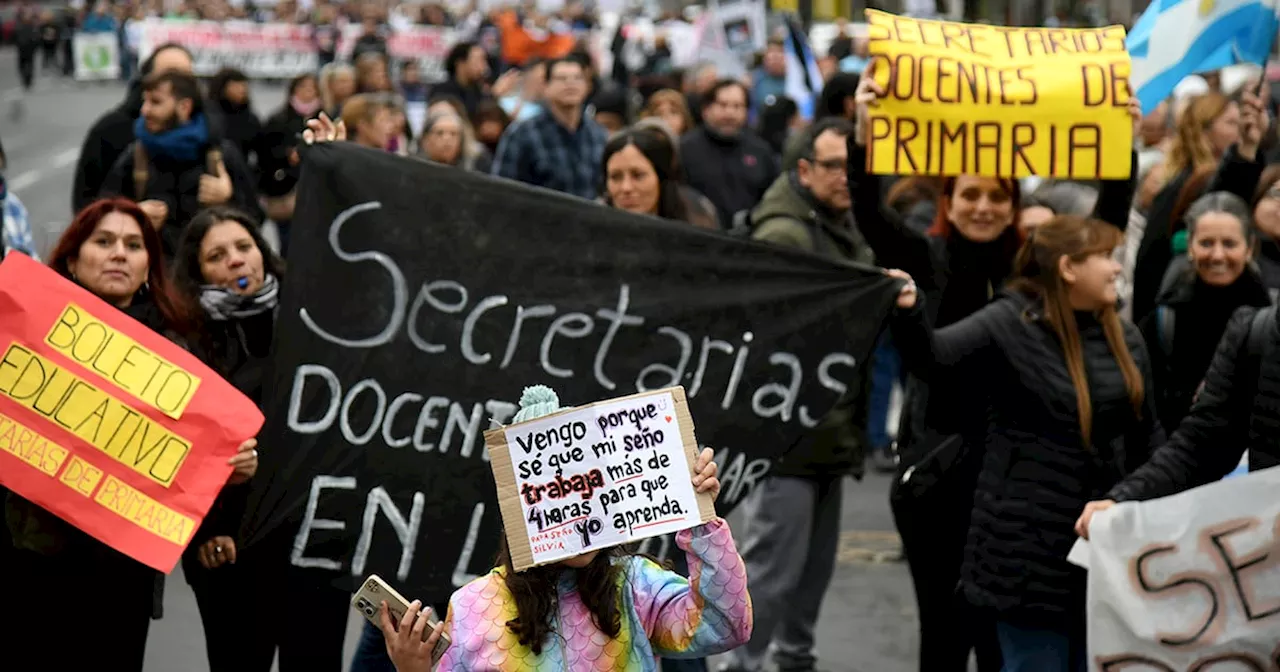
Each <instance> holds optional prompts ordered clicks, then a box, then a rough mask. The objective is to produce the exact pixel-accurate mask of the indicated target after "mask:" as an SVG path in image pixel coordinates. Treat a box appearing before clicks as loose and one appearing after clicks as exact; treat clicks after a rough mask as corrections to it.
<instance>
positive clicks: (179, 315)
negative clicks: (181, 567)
mask: <svg viewBox="0 0 1280 672" xmlns="http://www.w3.org/2000/svg"><path fill="white" fill-rule="evenodd" d="M49 266H50V267H51V268H52V269H53V270H55V271H57V272H58V273H59V274H60V275H62V276H63V277H65V278H66V279H67V280H68V281H71V282H75V283H76V284H78V285H80V286H81V287H83V288H85V289H86V290H88V291H89V292H92V293H93V294H94V295H95V296H97V297H98V298H99V299H102V300H103V301H104V302H106V303H107V304H109V305H111V306H114V307H115V308H117V309H119V310H120V312H121V313H123V314H125V315H128V316H129V317H131V318H133V319H134V320H136V321H138V322H139V323H140V324H142V325H143V326H144V327H146V328H148V329H151V330H152V331H154V332H156V333H157V334H160V335H162V336H164V337H166V338H168V339H170V340H172V341H174V342H175V343H176V344H177V345H179V346H182V347H189V346H190V345H191V341H190V335H191V334H192V333H193V324H194V321H195V320H194V318H193V312H194V311H193V310H192V309H191V308H190V307H189V304H188V302H187V301H185V300H184V299H183V297H182V295H181V293H180V292H177V291H175V290H174V288H172V287H171V285H170V283H169V280H168V276H167V275H166V274H165V266H164V255H163V254H162V253H161V243H160V236H159V234H158V233H157V232H156V230H155V228H154V227H152V226H151V224H150V223H149V221H148V219H147V216H146V214H145V213H144V212H143V211H142V210H141V209H139V208H138V206H137V204H135V203H134V202H133V201H130V200H127V199H114V200H108V199H104V200H100V201H96V202H94V203H91V204H90V205H89V206H88V207H86V208H85V209H84V210H81V211H80V213H79V214H78V215H76V218H75V219H74V220H73V221H72V222H71V224H70V226H69V227H68V228H67V230H66V232H64V233H63V234H62V237H61V238H60V239H59V241H58V244H57V245H56V246H55V247H54V250H53V252H52V253H51V254H50V259H49ZM108 310H109V309H108ZM255 445H256V442H255V441H253V440H249V441H246V442H245V443H244V444H242V445H241V446H240V451H239V453H238V454H237V455H236V456H235V457H233V458H232V459H231V464H232V465H233V466H234V468H235V471H234V472H233V473H232V474H231V476H230V481H229V482H230V483H235V482H240V481H242V480H244V479H247V478H249V477H250V476H252V475H253V473H254V472H255V471H256V469H257V452H256V450H255V449H254V446H255ZM233 487H235V486H228V488H233ZM4 514H5V522H6V524H7V526H8V528H9V532H10V534H11V536H12V539H13V545H14V548H13V552H12V553H11V554H10V555H8V556H6V557H5V561H6V564H5V565H4V566H3V570H4V575H5V576H6V577H8V578H7V583H6V584H5V588H6V590H5V597H6V599H7V600H9V602H10V603H11V604H13V605H21V610H22V617H21V618H17V617H14V618H10V619H7V621H6V623H5V640H4V641H5V642H6V643H8V644H9V645H8V646H6V647H5V654H4V655H5V659H4V662H5V665H4V669H6V670H8V669H12V670H36V669H44V668H48V667H50V652H55V653H66V654H71V655H75V654H77V653H81V654H85V655H92V656H95V660H99V661H102V666H103V667H105V668H110V669H112V670H120V671H121V672H128V671H131V670H136V671H137V672H141V670H142V668H143V661H144V659H145V657H146V649H147V632H148V629H149V628H150V624H151V619H152V618H153V617H155V618H158V617H159V606H160V604H161V600H162V596H163V588H164V575H163V574H160V573H159V572H157V571H155V570H154V569H151V568H150V567H148V566H146V565H144V564H142V563H141V562H139V561H137V560H134V559H133V558H130V557H128V556H126V555H124V554H123V553H121V552H119V551H117V550H115V549H114V548H112V547H111V546H108V545H107V544H106V543H103V542H102V541H99V540H98V539H96V538H94V537H92V536H90V535H89V534H87V533H85V532H82V531H81V530H79V529H77V528H75V527H72V526H71V524H69V523H67V522H65V521H63V520H62V519H61V518H59V517H57V516H56V515H54V514H53V513H51V512H49V511H48V510H46V509H44V508H42V507H40V506H38V505H36V504H34V503H33V502H31V501H29V500H27V499H24V498H22V497H20V496H18V495H17V494H16V493H13V492H10V493H8V496H7V497H6V499H5V502H4ZM72 605H92V606H91V608H93V609H98V610H100V611H101V615H100V616H99V617H98V618H96V619H94V620H95V622H94V624H93V625H92V626H91V627H85V628H80V631H79V633H78V635H77V638H76V641H75V644H74V646H73V647H70V648H69V643H68V641H67V639H66V637H65V634H64V631H63V629H61V628H58V627H56V626H54V625H52V624H54V623H57V622H59V621H60V620H62V619H65V618H66V614H67V612H68V609H75V608H76V607H74V606H72ZM53 666H54V667H57V666H58V664H56V663H55V664H54V665H53ZM64 667H65V665H64Z"/></svg>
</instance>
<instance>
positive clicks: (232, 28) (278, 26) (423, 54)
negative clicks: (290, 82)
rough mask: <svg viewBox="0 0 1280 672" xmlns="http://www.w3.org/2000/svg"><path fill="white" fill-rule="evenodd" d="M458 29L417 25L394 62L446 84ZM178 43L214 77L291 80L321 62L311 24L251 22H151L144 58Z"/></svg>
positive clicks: (345, 51)
mask: <svg viewBox="0 0 1280 672" xmlns="http://www.w3.org/2000/svg"><path fill="white" fill-rule="evenodd" d="M361 30H362V29H361V27H360V26H359V25H352V26H348V27H346V28H345V29H344V31H343V34H342V39H341V41H340V42H339V44H338V50H337V51H338V56H339V58H345V57H348V56H350V54H351V50H352V48H353V46H354V43H355V39H356V38H358V37H359V36H360V33H361ZM454 39H455V36H454V31H453V30H451V29H449V28H438V27H434V26H412V27H410V28H407V29H405V30H397V31H394V32H392V33H391V34H390V35H389V36H388V37H387V51H388V52H390V56H391V59H392V61H393V62H394V63H393V65H394V64H395V63H400V62H401V61H405V60H410V59H416V60H417V61H418V62H419V64H420V66H421V69H422V76H423V79H425V80H427V81H443V80H444V74H445V71H444V58H445V56H446V55H447V54H448V52H449V48H450V47H452V46H453V42H454ZM166 42H176V43H178V44H181V45H183V46H185V47H186V48H188V49H190V50H191V53H192V55H193V56H194V57H195V71H196V74H197V75H199V76H201V77H210V76H212V75H214V74H216V73H217V72H218V71H219V70H221V69H222V68H237V69H239V70H242V71H243V72H244V73H245V74H246V75H248V76H250V77H254V78H263V79H266V78H270V79H288V78H291V77H296V76H298V75H301V74H304V73H308V72H316V71H317V70H318V69H319V66H320V59H319V56H318V54H317V53H316V46H315V43H314V42H313V41H312V39H311V26H302V25H294V24H288V23H252V22H247V21H226V22H218V21H173V20H167V19H149V20H147V21H146V22H145V23H144V24H143V29H142V41H141V45H140V46H139V49H138V51H139V55H140V58H141V59H144V60H145V59H146V58H147V56H148V55H150V54H151V52H152V51H153V50H154V49H155V48H156V47H157V46H159V45H161V44H164V43H166Z"/></svg>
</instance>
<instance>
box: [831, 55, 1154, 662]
mask: <svg viewBox="0 0 1280 672" xmlns="http://www.w3.org/2000/svg"><path fill="white" fill-rule="evenodd" d="M880 95H883V92H882V91H881V90H880V87H879V86H878V85H877V84H876V83H875V81H874V78H873V77H863V78H862V80H861V81H860V82H859V85H858V91H857V101H858V116H859V125H860V126H861V127H863V128H865V123H866V122H865V119H866V118H867V115H868V110H867V105H868V104H869V103H870V102H872V101H874V100H875V99H876V98H877V97H879V96H880ZM1130 114H1131V115H1132V116H1133V117H1134V119H1135V125H1136V123H1137V122H1138V121H1140V119H1141V113H1140V111H1139V110H1138V109H1136V106H1131V109H1130ZM865 137H866V136H865V135H864V134H863V133H861V132H859V133H857V134H855V136H854V137H851V138H850V144H849V165H848V179H849V193H850V195H851V196H852V198H853V214H854V219H855V221H857V223H858V230H859V231H860V232H861V233H862V235H863V237H865V238H866V240H867V242H868V243H869V244H870V245H871V247H872V249H873V250H874V251H875V254H876V263H877V264H878V265H880V266H883V267H885V268H898V269H902V270H903V271H905V272H907V273H908V274H910V275H911V277H913V278H914V279H915V282H916V283H917V285H918V287H919V290H920V291H921V292H922V293H924V294H925V295H926V297H927V298H928V301H927V302H925V307H924V310H926V311H927V317H928V320H929V322H930V324H932V325H934V326H935V327H937V328H942V327H945V326H948V325H950V324H954V323H955V322H957V321H960V320H962V319H964V318H966V317H968V316H970V315H972V314H974V313H975V312H977V311H979V310H981V309H982V308H983V307H984V306H986V305H987V304H988V303H989V302H990V301H991V300H992V298H994V297H995V296H997V295H998V294H999V292H1000V290H1001V288H1002V287H1003V286H1004V283H1005V280H1006V279H1007V278H1009V277H1010V273H1011V271H1012V268H1013V260H1014V256H1015V254H1016V253H1017V251H1018V249H1019V246H1020V245H1021V243H1022V236H1023V232H1022V231H1021V230H1020V228H1019V221H1018V214H1019V211H1020V209H1021V202H1020V201H1021V199H1020V196H1021V194H1020V192H1019V189H1018V184H1017V182H1015V181H1012V180H997V179H994V178H982V177H976V176H962V177H952V178H947V179H946V180H945V181H944V183H943V188H942V194H941V197H940V198H939V199H938V207H937V218H936V220H935V221H934V223H933V225H932V226H931V227H930V228H929V230H928V231H926V232H924V233H921V232H919V231H918V230H916V229H914V228H912V227H911V226H908V225H906V224H905V223H903V221H902V219H901V217H900V216H899V215H898V214H897V213H896V212H894V211H893V210H892V209H891V208H889V207H886V203H885V201H884V198H883V197H882V193H883V190H882V189H881V186H880V180H879V178H877V177H876V176H874V175H870V174H868V173H867V171H866V159H867V150H866V147H865V145H864V142H863V138H865ZM1133 160H1134V162H1135V163H1136V157H1134V159H1133ZM1134 173H1135V174H1136V169H1135V170H1134ZM1133 191H1134V185H1133V183H1132V181H1104V182H1102V184H1101V189H1100V191H1099V194H1098V199H1097V202H1096V203H1095V205H1094V216H1095V217H1097V218H1099V219H1101V220H1103V221H1106V222H1109V223H1111V224H1113V225H1114V226H1116V227H1119V228H1123V227H1124V226H1125V224H1126V223H1127V221H1128V212H1129V203H1130V201H1131V200H1132V197H1133ZM984 403H985V400H984V399H982V398H981V397H979V396H977V395H974V394H972V393H971V391H970V390H969V389H968V386H967V385H963V384H962V385H959V386H956V387H955V388H950V387H948V386H946V385H940V384H937V383H935V384H933V385H925V384H924V382H923V381H922V380H921V379H919V378H918V377H912V378H910V379H909V380H908V382H907V396H906V400H905V401H904V409H903V415H902V418H901V422H900V425H899V432H898V439H897V444H896V449H897V450H896V452H897V456H898V477H897V479H895V481H894V484H893V487H892V490H891V493H890V503H891V505H892V508H893V513H894V521H895V523H896V525H897V527H898V532H899V534H900V535H901V537H902V543H903V550H904V551H905V553H906V556H907V562H908V564H909V566H910V568H911V575H912V581H913V583H914V585H915V593H916V601H917V604H918V610H919V614H920V639H921V646H920V667H919V669H920V670H921V672H953V671H965V670H968V665H969V655H970V651H971V649H976V651H977V656H978V666H979V669H980V670H982V671H983V672H986V671H988V670H991V671H997V670H1000V669H1001V668H1002V663H1001V660H1000V653H999V647H998V645H997V643H996V641H995V636H994V634H992V631H993V628H992V627H991V625H990V624H989V623H987V622H985V621H984V619H983V618H982V615H981V614H980V613H979V614H975V613H973V611H972V610H971V609H969V608H968V605H967V603H966V601H965V600H964V599H963V596H961V597H960V599H957V595H956V591H955V587H956V583H957V581H958V580H959V579H960V570H961V565H962V562H963V559H964V546H965V540H966V538H967V535H968V530H969V525H970V514H971V512H972V510H973V499H974V491H975V489H976V488H977V484H978V472H979V470H980V468H981V466H982V463H981V454H980V451H978V450H973V449H972V448H973V446H978V447H980V446H981V444H982V440H983V436H984V432H985V430H986V427H985V425H983V420H984V419H985V415H984V413H985V407H984V405H983V404H984Z"/></svg>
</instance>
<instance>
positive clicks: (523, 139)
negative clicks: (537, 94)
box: [493, 110, 608, 200]
mask: <svg viewBox="0 0 1280 672" xmlns="http://www.w3.org/2000/svg"><path fill="white" fill-rule="evenodd" d="M607 140H608V135H607V134H606V133H605V131H604V129H603V128H601V127H600V125H599V124H597V123H596V122H595V120H594V119H592V118H590V117H589V116H586V115H585V114H584V115H583V117H582V123H581V124H579V125H578V130H577V131H573V132H571V131H569V129H567V128H565V127H564V126H561V125H560V122H558V121H556V119H555V117H553V116H551V112H550V111H549V110H543V112H542V114H539V115H538V116H536V117H532V118H530V119H526V120H525V121H521V122H518V123H516V124H514V125H512V126H511V127H510V128H508V129H507V132H506V133H504V134H503V135H502V140H501V142H499V143H498V155H497V156H496V157H495V158H494V161H493V174H494V175H497V176H499V177H505V178H508V179H512V180H518V181H520V182H524V183H526V184H532V185H534V186H538V187H546V188H547V189H554V190H556V191H562V192H564V193H566V194H572V195H574V196H578V197H580V198H586V199H591V200H594V199H595V198H596V197H597V196H599V195H600V175H601V167H600V160H601V159H602V158H603V157H604V144H605V142H606V141H607Z"/></svg>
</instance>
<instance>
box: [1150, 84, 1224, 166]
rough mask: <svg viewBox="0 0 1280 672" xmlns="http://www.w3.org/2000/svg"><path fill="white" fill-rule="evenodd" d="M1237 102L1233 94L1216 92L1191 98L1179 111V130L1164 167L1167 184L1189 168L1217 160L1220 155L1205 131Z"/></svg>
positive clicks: (1177, 128) (1209, 163)
mask: <svg viewBox="0 0 1280 672" xmlns="http://www.w3.org/2000/svg"><path fill="white" fill-rule="evenodd" d="M1234 104H1235V103H1233V102H1232V101H1231V99H1230V98H1227V97H1226V96H1224V95H1222V94H1221V93H1216V92H1210V93H1206V94H1203V95H1200V96H1196V97H1195V98H1192V99H1191V102H1190V103H1189V104H1188V105H1187V109H1185V110H1183V111H1182V114H1180V115H1178V124H1177V127H1176V131H1177V133H1176V134H1175V135H1174V138H1173V145H1172V146H1171V147H1170V148H1169V159H1168V161H1167V163H1166V165H1165V167H1164V182H1165V183H1166V184H1167V183H1168V182H1169V181H1170V180H1172V179H1173V178H1174V177H1177V176H1178V175H1181V174H1182V173H1183V171H1185V170H1187V169H1191V170H1195V169H1199V168H1203V167H1205V166H1216V165H1217V164H1218V157H1216V156H1214V155H1213V148H1212V147H1211V146H1210V145H1209V139H1208V138H1207V137H1205V131H1207V130H1208V129H1209V127H1210V126H1212V125H1213V122H1214V120H1216V119H1217V118H1218V117H1220V116H1222V113H1223V112H1226V111H1227V108H1228V107H1230V106H1231V105H1234Z"/></svg>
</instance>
